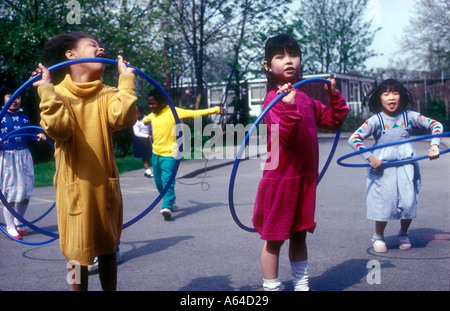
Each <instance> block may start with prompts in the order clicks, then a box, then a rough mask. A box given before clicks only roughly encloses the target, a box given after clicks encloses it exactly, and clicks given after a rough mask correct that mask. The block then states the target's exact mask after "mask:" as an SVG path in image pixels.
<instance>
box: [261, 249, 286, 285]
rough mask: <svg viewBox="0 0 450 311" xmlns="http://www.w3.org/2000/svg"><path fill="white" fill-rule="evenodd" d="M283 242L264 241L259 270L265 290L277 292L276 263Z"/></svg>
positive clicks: (278, 283)
mask: <svg viewBox="0 0 450 311" xmlns="http://www.w3.org/2000/svg"><path fill="white" fill-rule="evenodd" d="M283 243H284V241H266V242H265V243H264V246H263V249H262V252H261V268H262V273H263V279H264V284H263V287H264V289H266V290H278V289H279V287H280V285H281V284H280V282H279V281H278V262H279V258H280V249H281V246H282V245H283Z"/></svg>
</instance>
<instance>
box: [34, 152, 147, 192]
mask: <svg viewBox="0 0 450 311" xmlns="http://www.w3.org/2000/svg"><path fill="white" fill-rule="evenodd" d="M116 165H117V169H118V170H119V174H122V173H125V172H129V171H134V170H138V169H141V168H143V166H142V160H141V159H139V158H135V157H133V156H128V157H124V158H116ZM55 171H56V168H55V162H54V161H51V162H45V163H38V164H35V165H34V177H35V183H34V186H35V187H47V186H52V185H53V176H54V175H55Z"/></svg>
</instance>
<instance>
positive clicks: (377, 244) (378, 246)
mask: <svg viewBox="0 0 450 311" xmlns="http://www.w3.org/2000/svg"><path fill="white" fill-rule="evenodd" d="M373 250H374V251H375V252H377V253H386V252H387V246H386V243H385V242H384V241H383V240H374V241H373Z"/></svg>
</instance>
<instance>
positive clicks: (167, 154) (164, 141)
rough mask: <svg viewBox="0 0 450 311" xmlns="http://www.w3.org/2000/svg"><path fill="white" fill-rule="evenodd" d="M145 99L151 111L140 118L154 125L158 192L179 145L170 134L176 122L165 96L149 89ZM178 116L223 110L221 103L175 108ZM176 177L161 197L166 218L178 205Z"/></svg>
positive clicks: (168, 174)
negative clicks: (202, 107) (205, 106)
mask: <svg viewBox="0 0 450 311" xmlns="http://www.w3.org/2000/svg"><path fill="white" fill-rule="evenodd" d="M147 97H148V103H149V107H150V110H151V113H150V114H149V115H148V116H147V117H145V118H144V119H143V122H144V124H149V123H152V129H153V155H152V166H153V174H154V178H155V184H156V187H157V188H158V191H159V192H162V191H163V189H164V188H165V187H166V185H167V183H168V182H169V180H170V176H171V175H172V171H173V169H174V167H175V164H176V159H175V156H176V155H177V148H178V145H177V143H176V139H177V137H176V136H172V128H173V127H174V126H175V125H176V123H175V118H174V116H173V114H172V111H171V109H170V107H169V106H168V105H167V103H166V101H165V98H164V97H163V96H162V95H161V94H160V93H159V92H158V91H157V90H152V91H150V93H148V96H147ZM175 109H176V111H177V114H178V117H179V119H186V118H194V117H200V116H207V115H210V114H215V113H223V112H224V109H223V108H222V107H219V106H217V107H214V108H211V109H200V110H188V109H180V108H175ZM175 199H176V196H175V179H174V180H173V182H172V184H171V185H170V187H169V189H168V190H167V192H166V194H165V195H164V198H163V204H162V208H161V212H160V213H161V214H162V215H163V217H164V219H165V220H170V219H171V218H172V211H173V210H174V209H176V208H177V206H176V203H175Z"/></svg>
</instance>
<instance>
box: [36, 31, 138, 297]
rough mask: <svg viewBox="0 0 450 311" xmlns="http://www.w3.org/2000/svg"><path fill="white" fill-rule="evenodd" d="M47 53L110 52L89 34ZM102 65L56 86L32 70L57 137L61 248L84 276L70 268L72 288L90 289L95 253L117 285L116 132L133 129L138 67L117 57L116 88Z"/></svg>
mask: <svg viewBox="0 0 450 311" xmlns="http://www.w3.org/2000/svg"><path fill="white" fill-rule="evenodd" d="M43 54H44V59H45V60H46V61H47V63H46V65H47V66H49V65H53V64H56V63H59V62H62V61H65V60H71V59H77V58H93V57H105V50H104V49H103V48H101V47H100V46H99V44H98V43H97V41H96V40H94V39H93V38H91V37H90V36H88V35H86V34H84V33H68V34H62V35H58V36H55V37H52V38H50V39H49V41H48V42H47V43H46V45H45V47H44V50H43ZM104 67H105V65H104V64H102V63H81V64H76V65H71V66H69V68H68V70H69V72H68V73H67V74H66V75H65V77H64V79H63V81H62V82H61V83H59V84H57V85H54V84H53V83H52V76H51V75H50V73H49V71H48V69H47V68H46V67H45V66H43V65H42V64H39V68H38V69H37V70H36V71H35V72H33V75H36V74H38V73H42V79H41V80H38V81H36V82H35V83H34V84H33V85H34V86H35V87H38V93H39V96H40V98H41V103H40V106H39V107H40V109H41V126H42V127H43V128H44V130H45V131H46V132H47V134H48V135H49V136H51V137H52V138H53V139H54V140H55V161H56V174H55V177H54V184H55V188H56V206H57V211H58V229H59V234H60V247H61V251H62V252H63V254H64V256H65V257H66V259H67V260H68V261H70V262H71V264H70V265H68V266H69V267H70V268H69V270H70V271H71V273H76V272H78V271H81V275H71V273H69V276H71V277H69V278H68V280H69V279H70V278H72V282H70V283H72V288H73V289H74V290H87V288H88V286H87V285H88V270H87V266H88V265H89V264H91V263H92V262H93V260H94V258H95V257H96V256H97V257H98V264H99V274H100V281H101V284H102V287H103V289H104V290H115V289H116V282H117V261H116V249H117V247H118V243H119V240H120V235H121V231H122V225H123V224H122V220H123V219H122V209H123V205H122V195H121V191H120V185H119V174H118V171H117V167H116V164H115V159H114V153H113V145H112V141H111V133H112V132H113V131H115V130H119V129H121V128H125V127H130V126H133V125H134V124H135V123H136V118H137V117H136V116H137V108H136V105H135V101H136V92H135V84H134V77H135V76H134V69H132V68H130V67H127V65H126V63H125V62H124V61H123V59H122V57H120V56H119V61H118V72H119V85H118V88H113V87H109V86H106V85H103V84H102V78H101V75H102V73H103V71H104ZM72 264H73V265H74V266H72ZM72 268H73V269H74V270H73V271H72V270H71V269H72Z"/></svg>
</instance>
